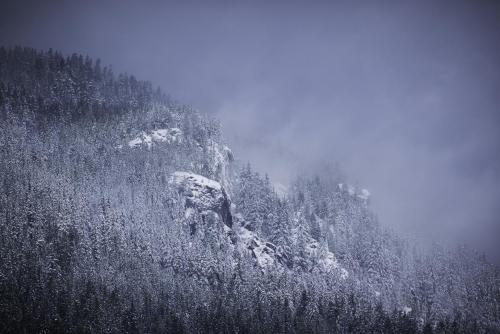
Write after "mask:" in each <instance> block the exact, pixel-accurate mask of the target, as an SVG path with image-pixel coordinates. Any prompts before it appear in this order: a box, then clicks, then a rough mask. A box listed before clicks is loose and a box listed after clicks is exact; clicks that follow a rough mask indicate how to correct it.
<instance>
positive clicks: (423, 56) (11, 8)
mask: <svg viewBox="0 0 500 334" xmlns="http://www.w3.org/2000/svg"><path fill="white" fill-rule="evenodd" d="M271 3H272V4H271ZM14 44H17V45H23V46H31V47H35V48H40V49H48V48H50V47H51V48H54V49H57V50H61V51H63V52H64V53H66V54H71V53H72V52H78V53H82V54H84V55H90V56H92V57H95V58H97V57H99V58H101V59H102V61H103V63H104V64H112V65H113V68H114V70H115V72H118V71H126V72H128V73H131V74H134V75H136V76H137V77H138V78H140V79H145V80H150V81H152V82H153V84H155V85H159V86H161V87H162V89H163V90H164V91H165V92H167V93H169V94H170V95H171V96H172V97H174V98H175V99H176V100H179V101H180V102H182V103H186V104H191V105H192V106H194V107H195V108H196V109H199V110H201V111H204V112H208V113H211V114H216V115H217V116H218V117H219V118H220V120H221V121H222V124H223V126H224V134H225V137H226V140H227V141H228V143H229V144H230V145H231V146H232V147H233V149H234V151H235V152H236V154H237V156H238V157H239V158H241V159H242V160H245V161H246V160H249V161H250V162H252V163H253V165H254V166H255V167H256V168H257V169H258V170H260V171H267V172H269V174H270V175H271V177H272V178H273V179H274V180H277V181H279V182H282V183H286V182H287V180H288V179H289V177H290V176H291V175H293V174H294V172H295V171H296V170H297V168H299V165H306V166H314V165H316V164H318V163H323V162H338V163H339V164H340V167H341V168H342V170H343V171H344V172H345V174H346V175H347V176H348V178H349V180H350V182H352V183H357V184H359V185H361V186H362V187H365V188H367V189H369V190H370V191H371V193H372V195H373V197H372V207H373V209H374V211H375V212H376V213H377V214H378V216H379V218H380V220H381V222H382V223H383V224H385V225H388V226H392V227H394V228H396V229H398V230H400V231H402V232H404V233H415V234H417V235H421V236H427V237H432V238H436V239H438V240H444V241H450V240H452V241H467V242H469V243H472V244H473V245H474V246H476V247H477V248H479V249H480V250H484V251H486V252H487V254H488V256H489V258H490V259H492V260H494V261H496V262H497V263H500V242H499V240H498V239H499V237H500V110H499V109H500V3H499V2H498V1H497V2H496V4H495V1H491V2H484V1H483V2H482V1H472V0H471V1H469V2H460V1H450V2H443V1H431V2H424V1H393V2H389V1H385V2H382V1H367V2H362V1H351V2H348V1H346V2H334V1H331V2H329V3H327V2H322V3H321V2H314V1H303V2H299V1H276V2H272V1H265V2H264V1H262V2H260V1H247V2H243V1H227V2H215V1H203V2H202V1H200V2H194V1H184V2H180V1H179V2H167V1H163V2H160V1H126V0H121V1H89V0H86V1H83V0H82V1H76V0H73V1H21V0H17V1H10V4H9V1H2V2H1V4H0V45H5V46H9V45H14Z"/></svg>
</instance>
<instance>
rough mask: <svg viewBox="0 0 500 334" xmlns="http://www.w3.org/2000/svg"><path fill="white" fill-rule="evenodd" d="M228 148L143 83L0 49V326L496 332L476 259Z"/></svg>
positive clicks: (328, 176)
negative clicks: (268, 172) (415, 237)
mask: <svg viewBox="0 0 500 334" xmlns="http://www.w3.org/2000/svg"><path fill="white" fill-rule="evenodd" d="M236 153H237V152H236ZM236 153H233V152H232V151H231V150H230V149H229V147H228V146H227V144H226V143H225V141H224V139H223V135H222V130H221V128H220V126H219V124H218V122H217V120H214V119H213V118H211V117H210V116H208V115H204V114H201V113H199V112H197V111H195V110H193V109H191V108H189V107H186V106H183V105H180V104H178V103H175V102H173V101H171V100H170V99H169V98H167V97H166V96H165V95H164V94H163V93H161V92H160V91H159V90H155V89H153V88H152V85H151V84H150V83H148V82H144V81H139V80H137V79H136V78H135V77H133V76H129V75H124V74H120V75H114V74H113V73H112V71H111V70H110V69H109V68H106V67H102V66H101V64H100V63H99V62H94V61H92V60H91V59H90V58H87V59H86V58H84V57H82V56H79V55H72V56H70V57H64V56H63V55H61V54H60V53H58V52H54V51H49V52H39V51H36V50H33V49H23V48H13V49H4V48H0V185H1V190H2V191H1V192H0V255H1V257H0V258H1V261H0V331H2V332H6V333H19V332H25V333H28V332H92V333H94V332H96V333H97V332H99V333H100V332H103V333H104V332H106V333H123V332H131V333H132V332H144V333H153V332H156V333H163V332H168V333H182V332H189V333H191V332H193V333H202V332H207V333H224V332H230V333H271V332H272V333H281V332H283V333H309V332H315V333H331V332H335V333H337V332H338V333H346V332H358V333H367V332H374V333H375V332H376V333H399V332H406V333H413V332H434V331H436V332H474V333H476V332H498V328H500V315H499V313H498V309H499V308H498V306H499V305H500V303H499V296H500V292H499V291H500V288H499V284H498V282H499V274H498V269H497V268H496V267H494V266H493V265H491V264H489V263H488V262H487V261H486V260H485V259H484V257H481V256H479V255H478V254H476V253H475V252H474V251H473V250H471V249H469V248H467V247H457V248H456V249H447V248H445V247H442V246H439V245H433V246H432V247H431V248H430V249H426V248H423V247H421V246H420V245H418V244H416V243H414V242H412V241H409V240H406V239H404V238H401V237H399V236H398V235H396V234H395V233H393V232H392V231H390V230H388V229H386V228H384V226H383V224H380V223H379V222H378V220H377V218H376V215H375V214H374V213H373V212H372V210H371V208H370V196H371V195H370V193H369V191H368V190H366V189H362V188H358V187H354V186H351V185H349V183H348V182H347V181H346V180H345V179H344V178H343V177H341V176H340V175H339V173H337V172H336V171H334V170H326V171H324V172H321V173H316V174H314V175H308V174H302V175H299V176H298V177H297V178H296V179H295V180H293V182H291V183H290V184H288V185H281V184H278V183H275V182H273V180H271V179H269V178H268V177H267V176H265V175H260V174H259V173H256V172H255V171H254V170H253V169H252V167H251V165H250V164H243V163H241V162H240V161H239V160H238V156H237V154H236Z"/></svg>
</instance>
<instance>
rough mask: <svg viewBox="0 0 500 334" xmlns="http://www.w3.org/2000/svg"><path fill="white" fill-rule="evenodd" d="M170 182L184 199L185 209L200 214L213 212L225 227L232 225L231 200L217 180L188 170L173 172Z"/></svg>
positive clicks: (204, 214)
mask: <svg viewBox="0 0 500 334" xmlns="http://www.w3.org/2000/svg"><path fill="white" fill-rule="evenodd" d="M171 182H172V183H173V184H174V185H175V186H176V188H177V191H178V192H179V193H180V194H181V195H182V196H183V198H184V199H185V207H186V209H196V210H197V211H198V212H199V213H200V214H201V215H202V216H206V215H207V212H215V213H216V214H217V215H218V216H219V218H220V219H221V221H222V222H223V223H224V224H225V225H226V226H227V227H229V228H231V227H232V226H233V218H232V215H231V201H230V199H229V196H228V195H227V194H226V191H225V190H224V188H223V187H222V186H221V184H220V183H219V182H217V181H214V180H211V179H208V178H206V177H204V176H201V175H198V174H194V173H189V172H175V173H173V174H172V177H171Z"/></svg>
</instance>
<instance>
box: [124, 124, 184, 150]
mask: <svg viewBox="0 0 500 334" xmlns="http://www.w3.org/2000/svg"><path fill="white" fill-rule="evenodd" d="M181 142H182V130H181V129H179V128H171V129H157V130H153V131H150V132H145V131H143V132H141V133H140V134H139V136H137V137H136V138H135V139H132V140H130V141H129V142H128V146H129V147H131V148H135V147H140V146H146V147H147V148H148V149H150V148H151V147H152V146H153V144H154V143H167V144H173V143H181Z"/></svg>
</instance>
